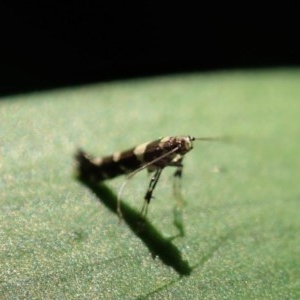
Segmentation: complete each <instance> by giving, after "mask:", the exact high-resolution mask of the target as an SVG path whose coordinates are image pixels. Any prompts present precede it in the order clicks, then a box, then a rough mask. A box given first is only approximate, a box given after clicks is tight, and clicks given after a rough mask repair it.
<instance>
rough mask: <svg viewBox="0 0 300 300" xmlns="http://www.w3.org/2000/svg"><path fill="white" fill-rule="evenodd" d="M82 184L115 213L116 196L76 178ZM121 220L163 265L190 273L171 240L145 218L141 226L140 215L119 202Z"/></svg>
mask: <svg viewBox="0 0 300 300" xmlns="http://www.w3.org/2000/svg"><path fill="white" fill-rule="evenodd" d="M78 180H79V181H80V182H81V183H82V184H83V185H85V186H86V187H88V188H89V189H90V190H91V191H92V192H93V193H94V194H95V195H96V196H97V198H98V200H99V201H100V202H101V203H103V204H104V205H105V206H106V207H107V208H108V209H109V210H111V211H112V212H113V213H115V214H116V216H117V217H118V213H117V196H116V195H115V194H114V193H113V192H112V191H111V190H110V189H109V188H108V187H107V186H106V185H105V184H103V183H95V182H92V181H88V180H84V179H80V178H79V179H78ZM121 210H122V214H123V222H125V223H126V224H127V225H128V226H129V228H130V229H131V230H132V232H133V233H134V234H135V235H136V236H137V237H139V238H140V239H141V241H142V242H143V243H144V245H145V246H146V247H147V248H148V249H149V251H150V253H151V255H152V257H153V258H156V257H158V258H159V259H160V260H161V261H162V262H163V263H164V264H165V265H167V266H170V267H172V268H173V269H174V270H175V271H176V272H177V273H178V274H179V275H180V276H187V275H190V274H191V271H192V268H191V267H190V266H189V264H188V262H187V261H186V260H184V259H183V258H182V255H181V253H180V251H179V250H178V248H177V247H176V246H175V245H174V244H173V243H172V240H170V239H168V238H165V237H164V236H163V235H162V234H161V233H160V232H159V231H158V230H157V229H156V228H155V227H154V226H153V225H152V224H151V223H150V222H149V221H148V220H147V219H145V220H143V227H142V228H141V215H140V213H138V212H136V211H135V210H134V209H132V208H131V207H130V206H129V205H127V204H126V203H123V202H122V203H121Z"/></svg>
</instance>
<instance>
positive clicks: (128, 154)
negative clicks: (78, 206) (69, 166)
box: [76, 149, 142, 181]
mask: <svg viewBox="0 0 300 300" xmlns="http://www.w3.org/2000/svg"><path fill="white" fill-rule="evenodd" d="M76 160H77V163H78V172H79V177H80V178H82V179H89V180H93V181H102V180H105V179H111V178H114V177H117V176H119V175H123V174H127V173H130V172H132V171H134V170H135V169H137V168H139V167H140V166H141V165H142V163H141V161H139V160H138V159H137V157H136V156H135V155H133V149H131V150H127V151H124V152H117V153H115V154H113V155H111V156H106V157H104V158H90V157H89V156H88V155H87V154H86V153H85V152H83V151H81V150H80V151H78V152H77V154H76Z"/></svg>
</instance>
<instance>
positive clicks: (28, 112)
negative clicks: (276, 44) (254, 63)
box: [0, 69, 300, 299]
mask: <svg viewBox="0 0 300 300" xmlns="http://www.w3.org/2000/svg"><path fill="white" fill-rule="evenodd" d="M299 82H300V71H299V70H297V69H282V70H269V71H268V70H264V71H262V70H261V71H244V72H242V71H235V72H216V73H203V74H190V75H177V76H166V77H157V78H150V79H141V80H127V81H119V82H111V83H102V84H97V85H90V86H81V87H76V88H65V89H58V90H52V91H47V92H36V93H30V94H25V95H18V96H10V97H5V98H2V99H1V100H0V120H1V128H0V138H1V139H0V141H1V142H0V143H1V144H0V176H1V177H0V205H1V206H0V209H1V213H0V224H1V227H0V298H1V299H25V298H26V299H58V298H62V299H70V298H71V299H72V298H74V299H95V298H99V299H298V298H299V297H300V262H299V261H300V260H299V254H300V236H299V231H300V218H299V216H298V215H299V200H300V199H299V197H300V188H299V178H300V158H299V157H300V156H299V140H300V126H299V116H300V105H299V99H300V87H299ZM168 135H192V136H196V137H203V136H205V137H206V136H212V137H214V136H221V137H225V136H226V137H229V139H227V141H225V142H222V141H220V142H202V141H195V142H194V149H193V150H192V151H191V152H190V153H188V154H187V155H186V157H185V159H184V172H183V180H182V194H183V198H184V203H185V205H184V207H183V208H182V209H180V210H178V208H177V207H176V201H175V200H174V197H173V191H172V188H173V172H174V169H172V168H166V169H165V170H164V171H163V173H162V176H161V179H160V181H159V183H158V185H157V188H156V190H155V192H154V197H155V198H154V199H153V200H152V201H151V203H150V205H149V210H148V215H147V220H146V221H145V224H144V228H142V229H143V230H141V227H140V225H139V220H140V214H139V213H140V210H141V207H142V204H143V200H142V199H143V196H144V193H145V191H146V189H147V186H148V184H149V178H148V177H147V175H146V171H143V172H140V173H138V174H137V175H136V176H135V177H134V178H133V179H131V180H130V181H129V183H128V184H127V186H126V188H125V190H124V193H123V195H122V207H121V208H122V212H123V215H124V220H123V221H122V222H119V219H118V215H117V213H116V201H117V200H116V195H117V193H118V190H119V188H120V187H121V185H122V183H123V182H124V177H118V178H115V179H113V180H110V181H105V182H104V183H99V184H92V183H90V182H83V181H79V180H77V178H76V171H75V162H74V153H75V151H76V149H77V148H78V147H80V148H83V149H84V150H85V151H87V152H88V153H91V154H92V155H95V156H102V155H108V154H111V153H113V152H115V151H121V150H125V149H127V148H130V147H133V146H136V145H138V144H140V143H143V142H146V141H151V140H154V139H157V138H158V137H162V136H168Z"/></svg>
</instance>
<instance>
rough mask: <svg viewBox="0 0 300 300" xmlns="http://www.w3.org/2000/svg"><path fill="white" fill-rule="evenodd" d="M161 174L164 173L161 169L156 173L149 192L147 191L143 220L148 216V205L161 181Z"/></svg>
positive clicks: (142, 213)
mask: <svg viewBox="0 0 300 300" xmlns="http://www.w3.org/2000/svg"><path fill="white" fill-rule="evenodd" d="M161 172H162V169H161V168H159V169H157V170H156V171H155V173H154V175H153V176H152V177H151V180H150V184H149V187H148V190H147V192H146V195H145V197H144V204H143V207H142V211H141V215H142V218H143V219H144V218H145V217H146V215H147V210H148V205H149V203H150V200H151V198H152V193H153V191H154V189H155V186H156V184H157V182H158V180H159V177H160V174H161Z"/></svg>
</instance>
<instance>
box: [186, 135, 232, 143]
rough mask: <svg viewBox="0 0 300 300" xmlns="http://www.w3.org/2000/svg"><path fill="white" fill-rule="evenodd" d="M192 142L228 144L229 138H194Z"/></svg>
mask: <svg viewBox="0 0 300 300" xmlns="http://www.w3.org/2000/svg"><path fill="white" fill-rule="evenodd" d="M192 140H194V141H207V142H229V141H230V137H229V136H215V137H194V138H192Z"/></svg>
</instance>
